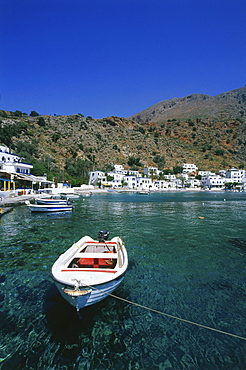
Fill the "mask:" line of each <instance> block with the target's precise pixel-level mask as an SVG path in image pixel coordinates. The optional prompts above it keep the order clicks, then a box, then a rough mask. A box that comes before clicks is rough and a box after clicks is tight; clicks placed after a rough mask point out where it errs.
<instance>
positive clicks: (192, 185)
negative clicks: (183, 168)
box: [185, 178, 202, 188]
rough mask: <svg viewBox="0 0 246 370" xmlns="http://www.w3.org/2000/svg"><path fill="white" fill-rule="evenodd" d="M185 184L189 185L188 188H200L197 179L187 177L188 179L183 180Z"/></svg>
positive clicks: (199, 182)
mask: <svg viewBox="0 0 246 370" xmlns="http://www.w3.org/2000/svg"><path fill="white" fill-rule="evenodd" d="M185 185H186V186H189V187H190V188H200V187H201V185H202V183H201V181H200V180H198V179H195V178H188V180H186V181H185Z"/></svg>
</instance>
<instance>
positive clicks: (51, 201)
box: [36, 197, 69, 204]
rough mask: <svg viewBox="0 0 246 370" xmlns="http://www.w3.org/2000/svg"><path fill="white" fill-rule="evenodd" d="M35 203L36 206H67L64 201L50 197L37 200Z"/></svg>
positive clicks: (67, 202)
mask: <svg viewBox="0 0 246 370" xmlns="http://www.w3.org/2000/svg"><path fill="white" fill-rule="evenodd" d="M36 203H37V204H69V201H68V200H66V199H61V198H55V197H50V198H37V199H36Z"/></svg>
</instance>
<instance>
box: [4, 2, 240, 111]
mask: <svg viewBox="0 0 246 370" xmlns="http://www.w3.org/2000/svg"><path fill="white" fill-rule="evenodd" d="M0 14H1V21H0V44H1V52H0V95H1V100H0V109H5V110H10V111H15V110H21V111H22V112H25V113H27V114H30V112H31V111H32V110H35V111H37V112H38V113H39V114H51V115H53V114H57V115H60V114H61V115H70V114H74V113H82V114H84V115H85V116H92V117H93V118H103V117H108V116H119V117H129V116H131V115H133V114H136V113H138V112H140V111H142V110H144V109H146V108H148V107H149V106H151V105H153V104H156V103H158V102H159V101H162V100H166V99H171V98H174V97H183V96H186V95H189V94H193V93H200V94H202V93H204V94H208V95H212V96H214V95H217V94H220V93H223V92H226V91H230V90H234V89H237V88H240V87H243V86H244V85H245V84H246V78H245V73H246V1H245V0H0Z"/></svg>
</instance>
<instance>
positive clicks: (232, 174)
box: [225, 168, 245, 183]
mask: <svg viewBox="0 0 246 370" xmlns="http://www.w3.org/2000/svg"><path fill="white" fill-rule="evenodd" d="M244 176H245V170H239V169H237V168H231V169H230V170H227V171H226V174H225V177H226V182H238V183H242V179H243V178H244Z"/></svg>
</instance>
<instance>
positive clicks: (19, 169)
mask: <svg viewBox="0 0 246 370" xmlns="http://www.w3.org/2000/svg"><path fill="white" fill-rule="evenodd" d="M32 168H33V165H32V164H29V163H24V162H22V158H20V157H19V156H18V155H16V154H12V153H10V150H9V148H7V147H5V146H2V145H0V170H2V171H6V172H9V173H21V174H26V175H30V173H31V172H30V171H31V169H32Z"/></svg>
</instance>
